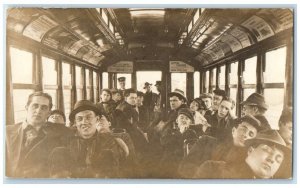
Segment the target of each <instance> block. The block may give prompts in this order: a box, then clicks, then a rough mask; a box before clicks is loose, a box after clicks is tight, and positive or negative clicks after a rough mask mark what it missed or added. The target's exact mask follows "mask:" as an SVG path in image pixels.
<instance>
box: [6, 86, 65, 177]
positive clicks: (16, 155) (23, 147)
mask: <svg viewBox="0 0 300 188" xmlns="http://www.w3.org/2000/svg"><path fill="white" fill-rule="evenodd" d="M25 108H26V112H27V115H26V120H25V121H24V122H23V123H19V124H16V125H8V126H7V127H6V176H7V177H14V178H25V177H26V178H47V177H49V165H48V159H49V155H50V153H51V152H52V150H53V149H54V148H55V147H58V146H62V145H63V144H64V139H63V136H64V135H66V136H67V134H68V129H67V128H66V127H64V126H60V125H55V124H53V125H52V124H51V126H47V125H46V120H47V117H48V116H49V114H50V111H51V108H52V98H51V96H50V95H49V94H47V93H43V92H35V93H33V94H31V95H29V97H28V101H27V104H26V107H25Z"/></svg>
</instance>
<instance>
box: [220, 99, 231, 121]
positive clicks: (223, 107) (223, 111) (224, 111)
mask: <svg viewBox="0 0 300 188" xmlns="http://www.w3.org/2000/svg"><path fill="white" fill-rule="evenodd" d="M231 108H232V103H231V102H229V101H222V102H221V104H220V106H219V109H218V116H219V117H220V118H224V117H226V116H227V115H228V114H229V110H231Z"/></svg>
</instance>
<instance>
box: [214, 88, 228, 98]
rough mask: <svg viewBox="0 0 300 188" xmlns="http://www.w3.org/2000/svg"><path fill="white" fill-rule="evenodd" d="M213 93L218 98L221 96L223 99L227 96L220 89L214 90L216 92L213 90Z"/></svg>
mask: <svg viewBox="0 0 300 188" xmlns="http://www.w3.org/2000/svg"><path fill="white" fill-rule="evenodd" d="M213 93H214V94H215V95H219V96H222V97H223V98H225V97H226V96H227V95H226V92H225V91H224V90H222V89H216V90H213Z"/></svg>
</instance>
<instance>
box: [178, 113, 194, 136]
mask: <svg viewBox="0 0 300 188" xmlns="http://www.w3.org/2000/svg"><path fill="white" fill-rule="evenodd" d="M176 122H177V124H178V128H179V131H180V132H181V133H183V132H185V131H186V130H187V129H188V128H189V126H190V125H191V124H192V120H191V119H190V118H188V117H187V116H186V115H184V114H179V115H178V117H177V119H176Z"/></svg>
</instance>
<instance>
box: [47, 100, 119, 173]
mask: <svg viewBox="0 0 300 188" xmlns="http://www.w3.org/2000/svg"><path fill="white" fill-rule="evenodd" d="M101 115H102V114H100V112H99V109H98V108H97V106H96V105H95V104H94V103H92V102H91V101H89V100H81V101H78V102H77V103H76V104H75V106H74V110H72V112H71V113H70V116H69V119H70V122H73V123H74V126H76V127H77V132H76V133H75V134H74V135H73V136H71V137H70V138H69V143H68V144H67V146H66V147H65V148H57V150H54V151H53V153H52V157H53V159H56V160H55V161H53V163H52V164H51V166H52V169H54V171H52V172H51V173H52V174H53V176H54V177H55V174H60V172H59V171H55V169H59V168H57V165H60V164H68V165H65V166H66V168H67V169H64V170H65V171H66V170H67V171H69V172H70V173H69V174H70V177H72V178H96V177H97V178H98V177H100V178H101V177H102V178H104V177H105V178H106V177H110V178H112V177H118V171H119V161H120V160H121V158H122V157H124V153H123V151H122V148H120V146H119V144H118V143H117V142H116V140H115V139H114V137H113V136H112V135H111V134H110V133H98V131H97V126H98V124H99V121H100V116H101ZM66 151H68V152H70V154H69V157H67V156H68V155H66V157H57V156H60V155H61V153H65V152H66ZM60 175H61V174H60ZM63 175H64V174H63Z"/></svg>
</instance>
